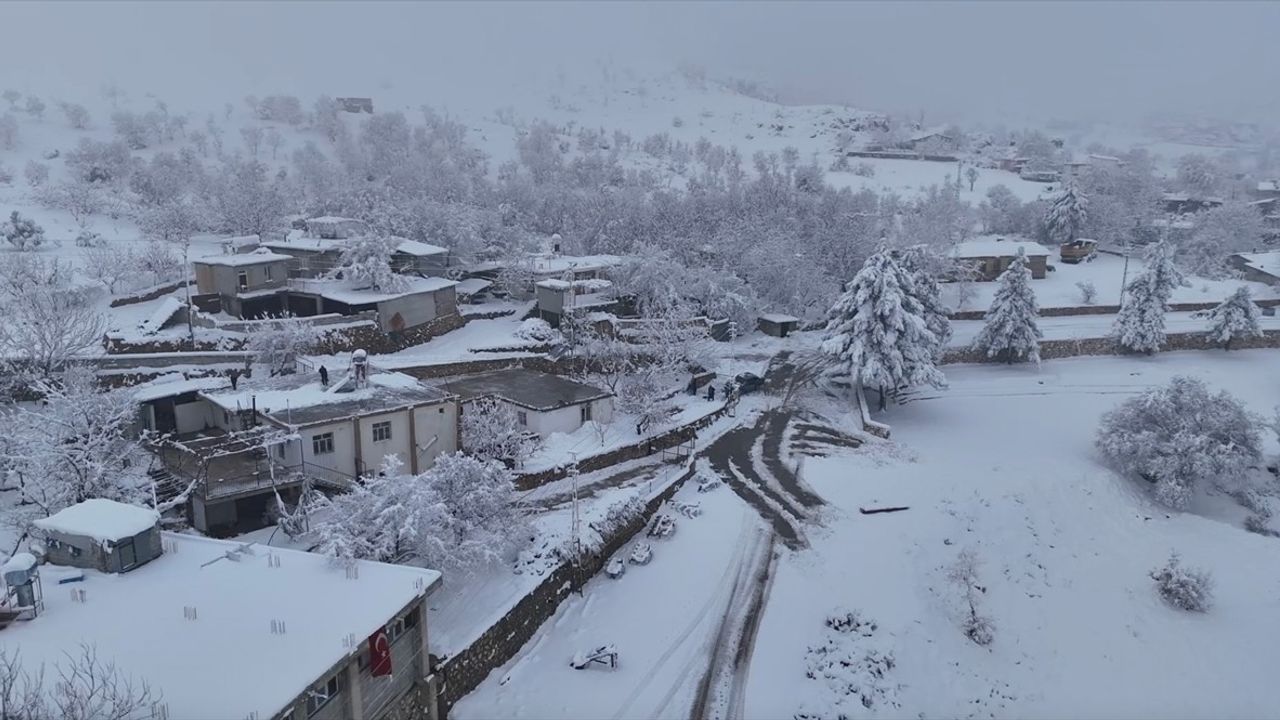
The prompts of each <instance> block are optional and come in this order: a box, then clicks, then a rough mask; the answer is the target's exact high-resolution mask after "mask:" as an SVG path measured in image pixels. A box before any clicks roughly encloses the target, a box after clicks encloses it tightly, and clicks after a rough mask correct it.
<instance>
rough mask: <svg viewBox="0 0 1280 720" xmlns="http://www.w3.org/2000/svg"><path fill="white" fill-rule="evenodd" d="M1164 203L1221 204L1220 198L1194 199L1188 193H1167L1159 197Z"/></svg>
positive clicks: (1194, 197)
mask: <svg viewBox="0 0 1280 720" xmlns="http://www.w3.org/2000/svg"><path fill="white" fill-rule="evenodd" d="M1160 197H1161V199H1163V200H1164V201H1165V202H1199V203H1208V204H1211V205H1212V204H1217V205H1221V204H1222V203H1223V200H1222V198H1220V197H1210V196H1206V197H1196V196H1193V195H1191V194H1189V193H1181V192H1167V193H1164V194H1163V195H1161V196H1160Z"/></svg>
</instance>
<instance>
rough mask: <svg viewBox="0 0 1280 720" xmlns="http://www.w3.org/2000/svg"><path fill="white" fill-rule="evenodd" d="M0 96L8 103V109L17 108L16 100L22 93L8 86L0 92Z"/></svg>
mask: <svg viewBox="0 0 1280 720" xmlns="http://www.w3.org/2000/svg"><path fill="white" fill-rule="evenodd" d="M0 97H3V98H4V101H5V102H7V103H9V109H10V110H17V109H18V100H19V99H20V98H21V97H22V93H20V92H18V91H17V90H14V89H13V88H8V89H6V90H5V91H4V92H3V93H0Z"/></svg>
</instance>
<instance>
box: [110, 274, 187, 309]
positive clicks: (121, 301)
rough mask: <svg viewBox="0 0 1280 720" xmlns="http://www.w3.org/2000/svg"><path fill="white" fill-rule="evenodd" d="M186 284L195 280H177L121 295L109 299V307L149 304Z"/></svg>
mask: <svg viewBox="0 0 1280 720" xmlns="http://www.w3.org/2000/svg"><path fill="white" fill-rule="evenodd" d="M187 283H191V284H195V280H185V281H184V280H178V281H175V282H171V283H166V284H164V285H157V286H155V287H152V288H145V289H143V290H137V291H135V292H132V293H129V294H128V295H121V296H120V297H116V298H112V299H111V307H124V306H125V305H137V304H138V303H144V302H150V301H152V300H155V299H156V298H159V297H164V296H165V295H168V294H169V293H171V292H174V291H177V290H181V289H182V287H183V285H186V284H187Z"/></svg>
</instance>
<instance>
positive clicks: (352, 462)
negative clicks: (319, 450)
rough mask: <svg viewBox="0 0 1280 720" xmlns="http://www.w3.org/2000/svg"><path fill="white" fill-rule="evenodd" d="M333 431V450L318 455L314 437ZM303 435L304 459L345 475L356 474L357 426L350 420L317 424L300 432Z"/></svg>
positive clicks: (352, 475)
mask: <svg viewBox="0 0 1280 720" xmlns="http://www.w3.org/2000/svg"><path fill="white" fill-rule="evenodd" d="M327 432H332V433H333V452H331V453H325V454H323V455H316V454H315V452H314V451H313V450H312V447H313V445H312V438H314V437H315V436H317V435H323V434H324V433H327ZM299 434H300V435H302V459H303V461H304V462H307V463H309V464H311V465H316V466H318V467H324V468H329V469H330V470H336V471H338V472H340V473H342V474H344V475H348V476H351V477H355V475H356V442H355V438H356V436H355V427H354V425H353V424H352V422H351V421H350V420H339V421H337V422H333V423H329V424H326V425H315V426H313V427H308V428H305V429H303V430H301V431H300V432H299Z"/></svg>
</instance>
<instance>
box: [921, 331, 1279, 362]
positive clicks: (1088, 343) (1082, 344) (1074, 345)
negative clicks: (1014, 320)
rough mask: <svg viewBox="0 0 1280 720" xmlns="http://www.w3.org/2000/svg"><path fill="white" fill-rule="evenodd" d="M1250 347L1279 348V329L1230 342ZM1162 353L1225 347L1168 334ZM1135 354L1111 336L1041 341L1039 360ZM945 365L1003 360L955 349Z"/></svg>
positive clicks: (1194, 335) (1197, 335)
mask: <svg viewBox="0 0 1280 720" xmlns="http://www.w3.org/2000/svg"><path fill="white" fill-rule="evenodd" d="M1251 348H1280V330H1264V331H1263V335H1262V337H1256V338H1247V339H1242V340H1236V341H1235V342H1233V343H1231V349H1232V350H1247V349H1251ZM1161 350H1163V351H1165V352H1168V351H1171V350H1222V346H1221V345H1218V344H1217V343H1213V342H1210V341H1209V339H1208V338H1207V337H1206V336H1205V334H1204V333H1203V332H1184V333H1169V335H1168V337H1167V341H1166V342H1165V345H1164V347H1163V348H1161ZM1132 354H1135V353H1132V352H1130V351H1128V350H1126V349H1124V348H1122V347H1120V346H1119V345H1118V344H1116V341H1115V340H1113V339H1111V338H1109V337H1106V338H1081V339H1078V340H1042V341H1040V358H1041V359H1042V360H1053V359H1055V358H1067V357H1080V356H1085V355H1132ZM942 362H943V364H945V365H950V364H953V363H998V362H1002V361H1001V360H1000V359H999V358H990V357H987V354H986V353H984V352H979V351H975V350H973V349H972V348H952V349H949V350H947V354H946V356H945V357H944V358H943V359H942Z"/></svg>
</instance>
